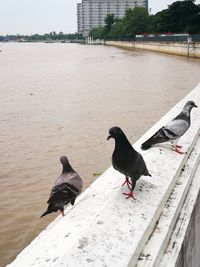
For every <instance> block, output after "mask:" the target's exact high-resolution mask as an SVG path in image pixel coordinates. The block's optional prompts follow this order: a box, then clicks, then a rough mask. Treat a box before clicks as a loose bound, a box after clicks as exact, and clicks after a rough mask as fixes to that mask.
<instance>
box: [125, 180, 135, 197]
mask: <svg viewBox="0 0 200 267" xmlns="http://www.w3.org/2000/svg"><path fill="white" fill-rule="evenodd" d="M135 185H136V181H133V180H132V188H131V189H130V190H131V191H130V192H129V193H123V194H124V195H126V196H127V197H126V199H128V198H130V197H132V198H133V199H135V198H134V196H133V190H134V188H135Z"/></svg>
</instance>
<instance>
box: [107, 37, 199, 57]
mask: <svg viewBox="0 0 200 267" xmlns="http://www.w3.org/2000/svg"><path fill="white" fill-rule="evenodd" d="M106 44H107V45H111V46H117V47H125V48H130V49H131V48H132V49H133V48H137V49H143V50H149V51H154V52H159V53H166V54H173V55H179V56H185V57H187V56H188V45H187V44H182V43H155V42H152V43H151V42H148V43H147V42H144V43H143V42H135V43H134V42H124V41H123V42H122V41H106ZM189 57H192V58H200V44H195V45H194V44H190V46H189Z"/></svg>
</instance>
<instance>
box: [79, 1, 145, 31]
mask: <svg viewBox="0 0 200 267" xmlns="http://www.w3.org/2000/svg"><path fill="white" fill-rule="evenodd" d="M135 6H141V7H146V8H148V0H82V2H81V3H78V4H77V24H78V33H81V34H83V36H88V34H89V32H90V30H91V29H92V28H98V27H100V26H104V25H105V22H104V19H105V17H106V16H107V15H108V14H114V15H115V17H118V18H122V17H123V16H124V14H125V11H126V10H127V9H130V8H131V9H133V8H134V7H135Z"/></svg>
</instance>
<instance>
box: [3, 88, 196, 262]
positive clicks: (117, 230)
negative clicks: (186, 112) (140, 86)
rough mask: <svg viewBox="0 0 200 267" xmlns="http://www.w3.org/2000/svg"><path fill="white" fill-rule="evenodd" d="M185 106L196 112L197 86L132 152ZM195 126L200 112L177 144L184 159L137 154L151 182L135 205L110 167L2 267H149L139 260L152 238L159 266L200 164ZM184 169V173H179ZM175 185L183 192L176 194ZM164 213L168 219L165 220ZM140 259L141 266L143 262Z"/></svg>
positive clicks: (154, 151) (157, 152)
mask: <svg viewBox="0 0 200 267" xmlns="http://www.w3.org/2000/svg"><path fill="white" fill-rule="evenodd" d="M187 100H193V101H195V103H196V104H197V105H198V106H199V107H200V84H199V85H198V86H197V87H196V88H195V89H193V90H192V91H191V93H190V94H188V95H187V96H186V97H185V98H184V99H183V100H181V101H180V102H179V103H178V104H177V105H176V106H175V107H174V108H173V109H171V110H170V111H169V112H168V113H167V114H166V115H165V116H164V117H162V118H161V120H160V121H159V122H157V123H156V124H155V125H154V126H153V127H152V128H151V129H150V130H149V131H148V132H146V133H145V134H144V135H143V136H142V137H141V138H140V139H139V140H138V141H137V142H136V143H135V144H134V147H135V148H136V149H137V150H138V151H140V145H141V143H142V142H143V141H145V140H146V139H147V138H148V137H150V136H151V135H152V134H153V133H154V132H155V131H156V130H157V129H158V128H160V127H161V126H163V125H164V124H165V123H166V122H167V121H169V120H170V119H171V118H173V117H174V116H175V115H177V114H178V113H179V112H180V110H181V109H182V107H183V105H184V104H185V102H186V101H187ZM199 126H200V111H199V109H193V110H192V125H191V127H190V129H189V130H188V132H187V133H186V134H185V135H184V136H183V137H182V138H181V139H180V141H179V143H180V145H183V147H184V150H185V151H187V154H185V155H179V154H177V153H175V152H173V151H171V150H169V149H168V148H167V147H164V146H162V147H154V148H151V149H149V150H147V151H140V152H141V153H142V155H143V156H144V159H145V161H146V163H147V166H148V169H149V171H150V173H151V174H152V177H142V178H141V179H140V180H139V181H138V183H137V186H136V189H135V198H136V200H133V199H128V200H127V199H125V197H124V195H123V194H122V192H124V191H126V190H127V189H126V187H123V188H121V187H120V185H121V184H122V183H123V181H124V177H123V175H121V174H120V173H118V172H117V171H115V170H114V169H113V168H112V167H110V168H109V169H108V170H107V171H105V173H103V174H102V175H101V176H100V177H99V178H98V179H97V180H96V181H95V182H94V183H93V184H92V185H91V186H90V187H89V188H88V189H87V190H86V191H85V192H84V193H83V194H81V196H80V197H79V198H78V200H77V203H76V204H75V206H73V207H68V208H67V209H66V210H65V214H66V216H65V217H64V218H62V217H61V216H58V218H57V219H56V220H55V221H53V222H52V223H51V224H50V225H49V226H48V227H47V229H45V230H44V231H43V232H41V233H40V235H39V236H38V237H37V238H36V239H35V240H33V241H32V242H31V244H30V245H29V246H27V247H26V248H25V249H24V250H23V251H22V252H21V253H20V254H19V255H18V256H17V258H16V260H15V261H13V262H12V263H11V264H9V265H7V266H9V267H23V266H26V267H30V266H37V267H41V266H44V267H50V266H51V267H54V266H55V267H58V266H68V267H76V266H81V267H85V266H87V267H90V266H94V267H102V266H108V267H109V266H115V267H125V266H135V265H136V264H139V266H153V265H151V264H150V265H148V264H149V263H148V264H147V265H141V262H142V261H139V262H138V258H139V257H140V254H141V253H143V254H145V253H146V252H145V251H148V242H150V240H151V239H149V238H150V237H152V236H154V233H155V236H157V238H161V241H159V242H158V239H154V240H155V242H156V243H154V244H156V248H155V249H153V250H151V253H152V255H151V256H152V259H153V261H154V262H155V263H156V264H158V263H159V262H160V255H161V254H160V253H162V254H164V252H165V249H166V247H167V243H168V240H169V238H170V236H171V233H172V231H173V228H171V226H173V225H175V223H176V220H177V218H178V214H179V211H180V210H181V208H182V205H183V203H184V199H185V196H186V195H187V192H188V190H189V188H190V184H191V183H192V181H193V176H194V173H195V170H196V167H197V165H198V162H199V156H198V155H199V153H200V144H199ZM133 130H134V129H133ZM106 134H107V133H105V135H106ZM196 142H197V145H196ZM184 165H186V167H185V172H182V169H183V167H184ZM180 183H182V184H184V186H183V187H180V188H177V185H178V184H180ZM176 188H177V190H178V189H179V190H178V192H179V193H177V196H176V197H177V198H176V200H175V202H174V204H173V206H174V205H175V204H176V207H174V209H173V210H172V211H170V209H169V207H168V206H167V205H166V204H167V203H170V202H169V201H170V199H173V192H174V191H173V189H174V190H175V189H176ZM168 211H169V212H170V214H171V215H170V216H165V213H167V212H168ZM161 218H162V221H160V219H161ZM165 218H166V219H165ZM159 223H161V225H162V227H163V231H161V232H159V228H158V227H156V225H158V224H159ZM155 227H156V228H155ZM155 230H156V231H155ZM140 258H141V259H143V262H144V258H145V256H141V257H140ZM157 266H159V265H157ZM170 266H171V265H170Z"/></svg>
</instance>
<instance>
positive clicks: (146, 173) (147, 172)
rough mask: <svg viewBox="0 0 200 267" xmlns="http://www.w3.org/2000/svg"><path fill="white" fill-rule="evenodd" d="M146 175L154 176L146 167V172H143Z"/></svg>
mask: <svg viewBox="0 0 200 267" xmlns="http://www.w3.org/2000/svg"><path fill="white" fill-rule="evenodd" d="M143 175H144V176H150V177H152V175H151V174H150V173H149V171H148V170H147V169H146V170H145V172H144V174H143Z"/></svg>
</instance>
